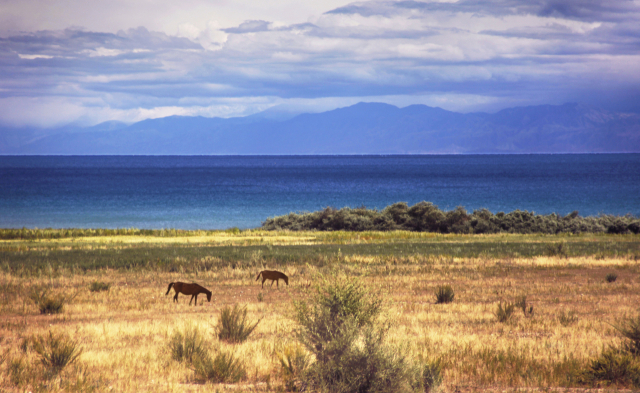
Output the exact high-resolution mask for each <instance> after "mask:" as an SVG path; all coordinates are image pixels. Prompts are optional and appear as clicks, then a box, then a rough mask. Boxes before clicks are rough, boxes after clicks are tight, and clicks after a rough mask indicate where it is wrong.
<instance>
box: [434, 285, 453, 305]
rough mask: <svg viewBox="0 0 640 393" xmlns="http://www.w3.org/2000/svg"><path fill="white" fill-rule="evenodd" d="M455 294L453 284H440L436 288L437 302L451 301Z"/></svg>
mask: <svg viewBox="0 0 640 393" xmlns="http://www.w3.org/2000/svg"><path fill="white" fill-rule="evenodd" d="M454 297H455V294H454V292H453V288H451V285H440V286H439V287H438V289H436V304H441V303H451V302H452V301H453V298H454Z"/></svg>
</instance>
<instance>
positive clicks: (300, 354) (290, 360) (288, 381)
mask: <svg viewBox="0 0 640 393" xmlns="http://www.w3.org/2000/svg"><path fill="white" fill-rule="evenodd" d="M278 360H279V361H280V366H281V373H282V380H283V381H284V388H285V390H286V391H287V392H297V391H301V390H302V389H301V388H302V386H301V385H302V378H303V375H304V373H305V371H306V370H307V367H308V366H309V357H308V356H307V354H306V352H305V351H304V350H303V349H302V348H300V347H299V346H297V345H296V346H288V347H287V348H285V350H284V351H283V353H282V354H280V355H278Z"/></svg>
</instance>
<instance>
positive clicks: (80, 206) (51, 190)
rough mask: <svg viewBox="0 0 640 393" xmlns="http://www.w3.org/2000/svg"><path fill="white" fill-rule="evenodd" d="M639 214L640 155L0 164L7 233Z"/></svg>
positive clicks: (0, 217)
mask: <svg viewBox="0 0 640 393" xmlns="http://www.w3.org/2000/svg"><path fill="white" fill-rule="evenodd" d="M423 200H424V201H430V202H433V203H435V204H436V205H438V206H439V207H440V208H442V209H445V210H449V209H453V208H455V207H456V206H464V207H465V208H467V210H470V211H471V210H474V209H478V208H482V207H484V208H488V209H489V210H491V211H493V212H498V211H505V212H509V211H512V210H515V209H520V210H529V211H535V212H537V213H551V212H556V213H560V214H567V213H570V212H571V211H573V210H578V211H579V212H580V214H581V215H597V214H600V213H605V214H627V213H630V214H633V215H640V154H584V155H438V156H282V157H277V156H95V157H92V156H83V157H67V156H0V227H3V228H19V227H29V228H33V227H38V228H44V227H54V228H69V227H77V228H124V227H126V228H129V227H136V228H183V229H197V228H200V229H224V228H229V227H234V226H237V227H240V228H253V227H258V226H260V224H261V222H262V221H264V220H265V219H266V218H267V217H270V216H274V215H282V214H286V213H289V212H292V211H295V212H298V211H313V210H318V209H322V208H324V207H327V206H334V207H337V208H340V207H344V206H350V207H358V206H362V205H364V206H366V207H369V208H378V209H381V208H384V207H385V206H387V205H389V204H392V203H395V202H398V201H404V202H408V203H409V204H414V203H417V202H419V201H423Z"/></svg>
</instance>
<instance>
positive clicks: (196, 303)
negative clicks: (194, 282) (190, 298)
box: [194, 293, 198, 306]
mask: <svg viewBox="0 0 640 393" xmlns="http://www.w3.org/2000/svg"><path fill="white" fill-rule="evenodd" d="M194 305H195V306H197V305H198V294H197V293H196V302H195V304H194Z"/></svg>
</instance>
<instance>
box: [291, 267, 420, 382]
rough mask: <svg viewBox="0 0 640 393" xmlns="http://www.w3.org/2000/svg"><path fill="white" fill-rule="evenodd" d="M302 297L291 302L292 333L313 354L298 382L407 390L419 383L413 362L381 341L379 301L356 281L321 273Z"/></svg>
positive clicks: (384, 325) (383, 334)
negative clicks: (305, 298) (295, 332)
mask: <svg viewBox="0 0 640 393" xmlns="http://www.w3.org/2000/svg"><path fill="white" fill-rule="evenodd" d="M318 282H319V283H318V284H316V287H315V291H314V293H312V294H311V296H310V298H309V303H307V302H306V301H297V302H294V307H295V318H296V320H297V322H298V324H299V327H300V328H299V330H298V338H299V340H300V342H301V343H302V344H303V345H304V346H305V347H306V349H307V350H308V351H309V352H310V353H311V354H312V355H313V356H314V357H315V362H313V363H311V364H310V365H309V367H308V369H307V371H306V372H305V373H304V377H303V382H302V385H304V386H305V388H306V389H308V390H309V391H318V392H362V393H366V392H409V391H413V390H414V388H415V387H416V386H419V385H420V382H419V380H420V376H419V373H418V372H416V368H415V367H414V365H413V364H412V363H411V362H410V361H409V360H408V359H407V358H406V357H405V355H404V352H405V351H402V350H400V349H397V348H394V347H391V346H389V345H387V344H386V341H385V340H386V336H387V333H388V331H389V329H390V327H391V325H390V324H388V323H383V322H379V321H378V319H377V318H378V316H379V314H380V312H381V300H380V299H378V298H377V297H376V296H371V294H370V293H368V292H367V291H366V290H365V288H364V287H363V286H362V284H361V283H360V282H359V281H357V280H349V279H346V278H338V279H333V280H326V279H324V278H321V279H320V280H318Z"/></svg>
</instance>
